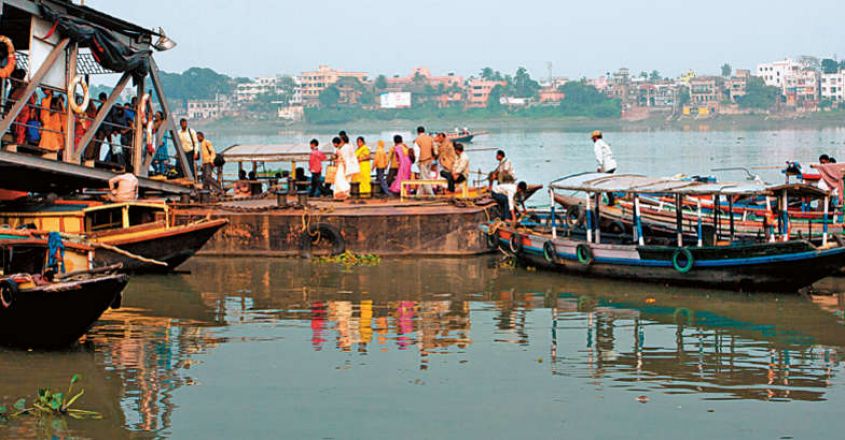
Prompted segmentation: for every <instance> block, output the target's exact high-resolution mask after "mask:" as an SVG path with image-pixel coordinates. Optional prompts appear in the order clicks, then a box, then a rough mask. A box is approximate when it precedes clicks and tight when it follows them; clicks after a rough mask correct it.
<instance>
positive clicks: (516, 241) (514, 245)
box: [509, 232, 522, 255]
mask: <svg viewBox="0 0 845 440" xmlns="http://www.w3.org/2000/svg"><path fill="white" fill-rule="evenodd" d="M509 247H510V251H511V253H513V254H514V255H516V254H519V253H521V252H522V236H521V235H519V234H517V233H516V232H514V233H513V235H511V241H510V243H509Z"/></svg>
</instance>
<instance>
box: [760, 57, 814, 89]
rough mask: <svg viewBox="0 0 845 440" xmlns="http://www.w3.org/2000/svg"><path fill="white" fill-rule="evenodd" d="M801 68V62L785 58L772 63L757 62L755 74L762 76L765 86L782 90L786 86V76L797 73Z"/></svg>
mask: <svg viewBox="0 0 845 440" xmlns="http://www.w3.org/2000/svg"><path fill="white" fill-rule="evenodd" d="M803 68H804V66H803V65H802V64H801V63H799V62H797V61H793V60H791V59H789V58H787V59H784V60H780V61H775V62H773V63H764V64H758V65H757V74H756V75H755V76H758V77H760V78H762V79H763V82H764V83H766V85H767V86H772V87H777V88H779V89H781V90H783V89H784V88H785V87H786V78H787V77H789V76H793V75H797V74H799V73H800V72H801V71H802V70H803Z"/></svg>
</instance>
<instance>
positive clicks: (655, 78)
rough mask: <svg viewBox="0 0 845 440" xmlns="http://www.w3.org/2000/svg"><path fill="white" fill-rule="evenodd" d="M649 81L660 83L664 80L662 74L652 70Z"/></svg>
mask: <svg viewBox="0 0 845 440" xmlns="http://www.w3.org/2000/svg"><path fill="white" fill-rule="evenodd" d="M648 79H649V80H650V81H660V80H661V79H663V78H662V77H661V76H660V72H658V71H657V70H652V71H651V73H650V74H649V75H648Z"/></svg>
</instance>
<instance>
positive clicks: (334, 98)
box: [318, 85, 340, 107]
mask: <svg viewBox="0 0 845 440" xmlns="http://www.w3.org/2000/svg"><path fill="white" fill-rule="evenodd" d="M318 99H319V100H320V105H321V106H323V107H337V103H338V102H339V101H340V90H338V89H337V87H336V86H334V85H332V86H329V87H326V89H325V90H323V91H322V92H320V97H319V98H318Z"/></svg>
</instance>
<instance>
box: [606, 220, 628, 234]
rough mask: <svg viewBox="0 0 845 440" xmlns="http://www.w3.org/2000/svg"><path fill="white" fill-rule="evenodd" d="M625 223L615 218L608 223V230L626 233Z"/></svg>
mask: <svg viewBox="0 0 845 440" xmlns="http://www.w3.org/2000/svg"><path fill="white" fill-rule="evenodd" d="M625 231H626V228H625V224H624V223H622V222H620V221H619V220H614V221H612V222H610V223H609V224H608V225H607V232H608V233H610V234H613V235H625Z"/></svg>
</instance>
